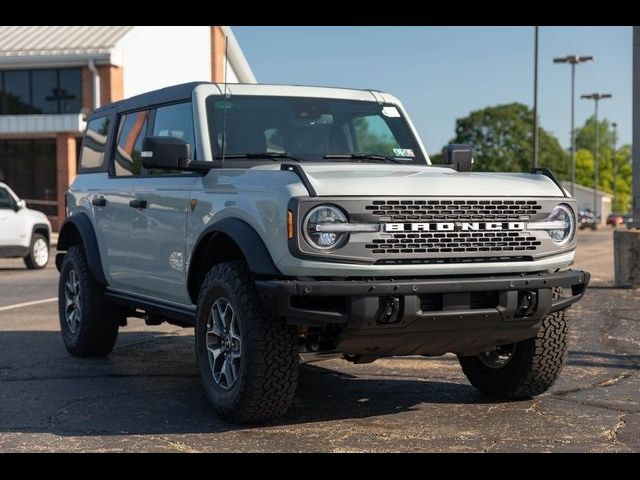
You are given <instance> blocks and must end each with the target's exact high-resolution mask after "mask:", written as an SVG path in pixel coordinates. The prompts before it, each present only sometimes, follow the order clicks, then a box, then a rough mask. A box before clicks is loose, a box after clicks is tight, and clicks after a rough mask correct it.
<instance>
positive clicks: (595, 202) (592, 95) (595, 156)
mask: <svg viewBox="0 0 640 480" xmlns="http://www.w3.org/2000/svg"><path fill="white" fill-rule="evenodd" d="M580 98H585V99H587V100H593V103H594V105H595V108H596V110H595V127H596V145H595V150H594V152H593V164H594V165H593V214H594V215H596V217H597V216H598V209H597V205H598V150H600V144H599V142H600V132H599V130H600V126H599V125H598V102H600V100H602V99H603V98H611V94H610V93H590V94H589V95H580ZM600 221H602V219H601V220H600Z"/></svg>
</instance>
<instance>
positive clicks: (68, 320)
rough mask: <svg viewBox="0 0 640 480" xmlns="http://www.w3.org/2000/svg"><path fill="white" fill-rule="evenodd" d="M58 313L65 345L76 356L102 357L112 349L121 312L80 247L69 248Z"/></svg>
mask: <svg viewBox="0 0 640 480" xmlns="http://www.w3.org/2000/svg"><path fill="white" fill-rule="evenodd" d="M58 310H59V316H60V329H61V331H62V339H63V341H64V345H65V347H66V348H67V350H68V351H69V353H70V354H71V355H73V356H74V357H100V356H104V355H107V354H108V353H109V352H111V350H112V349H113V347H114V345H115V343H116V339H117V338H118V327H119V324H120V320H121V318H120V317H121V311H120V310H119V309H118V308H117V307H116V306H114V305H112V304H111V303H110V302H108V301H107V300H106V299H105V298H104V291H103V287H102V286H101V285H99V284H98V283H97V282H96V281H95V280H94V278H93V277H92V275H91V272H90V271H89V265H88V264H87V259H86V256H85V253H84V249H83V248H82V247H81V246H80V245H74V246H72V247H70V248H69V250H68V251H67V253H66V255H65V256H64V261H63V263H62V268H61V269H60V280H59V285H58Z"/></svg>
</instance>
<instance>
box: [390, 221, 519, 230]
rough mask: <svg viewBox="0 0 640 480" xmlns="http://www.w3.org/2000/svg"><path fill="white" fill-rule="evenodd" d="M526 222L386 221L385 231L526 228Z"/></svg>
mask: <svg viewBox="0 0 640 480" xmlns="http://www.w3.org/2000/svg"><path fill="white" fill-rule="evenodd" d="M524 229H525V226H524V222H437V223H417V222H414V223H385V224H384V229H383V230H384V231H385V232H459V231H462V232H469V231H500V230H516V231H519V230H524Z"/></svg>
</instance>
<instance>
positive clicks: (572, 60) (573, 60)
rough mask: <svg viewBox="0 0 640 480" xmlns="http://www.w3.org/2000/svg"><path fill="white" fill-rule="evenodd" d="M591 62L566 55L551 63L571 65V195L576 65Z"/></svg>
mask: <svg viewBox="0 0 640 480" xmlns="http://www.w3.org/2000/svg"><path fill="white" fill-rule="evenodd" d="M589 61H593V57H592V56H591V55H586V56H580V55H567V56H566V57H561V58H554V59H553V63H569V64H570V65H571V195H573V190H574V187H575V184H576V131H575V101H576V93H575V92H576V65H578V64H579V63H584V62H589Z"/></svg>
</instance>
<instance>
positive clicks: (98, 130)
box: [80, 117, 110, 172]
mask: <svg viewBox="0 0 640 480" xmlns="http://www.w3.org/2000/svg"><path fill="white" fill-rule="evenodd" d="M109 121H110V117H102V118H94V119H93V120H91V121H89V124H88V125H87V131H86V133H85V135H84V141H83V142H82V151H81V153H80V171H81V172H82V171H83V170H84V171H92V170H94V171H100V170H104V152H105V149H106V147H107V135H108V133H109Z"/></svg>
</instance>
